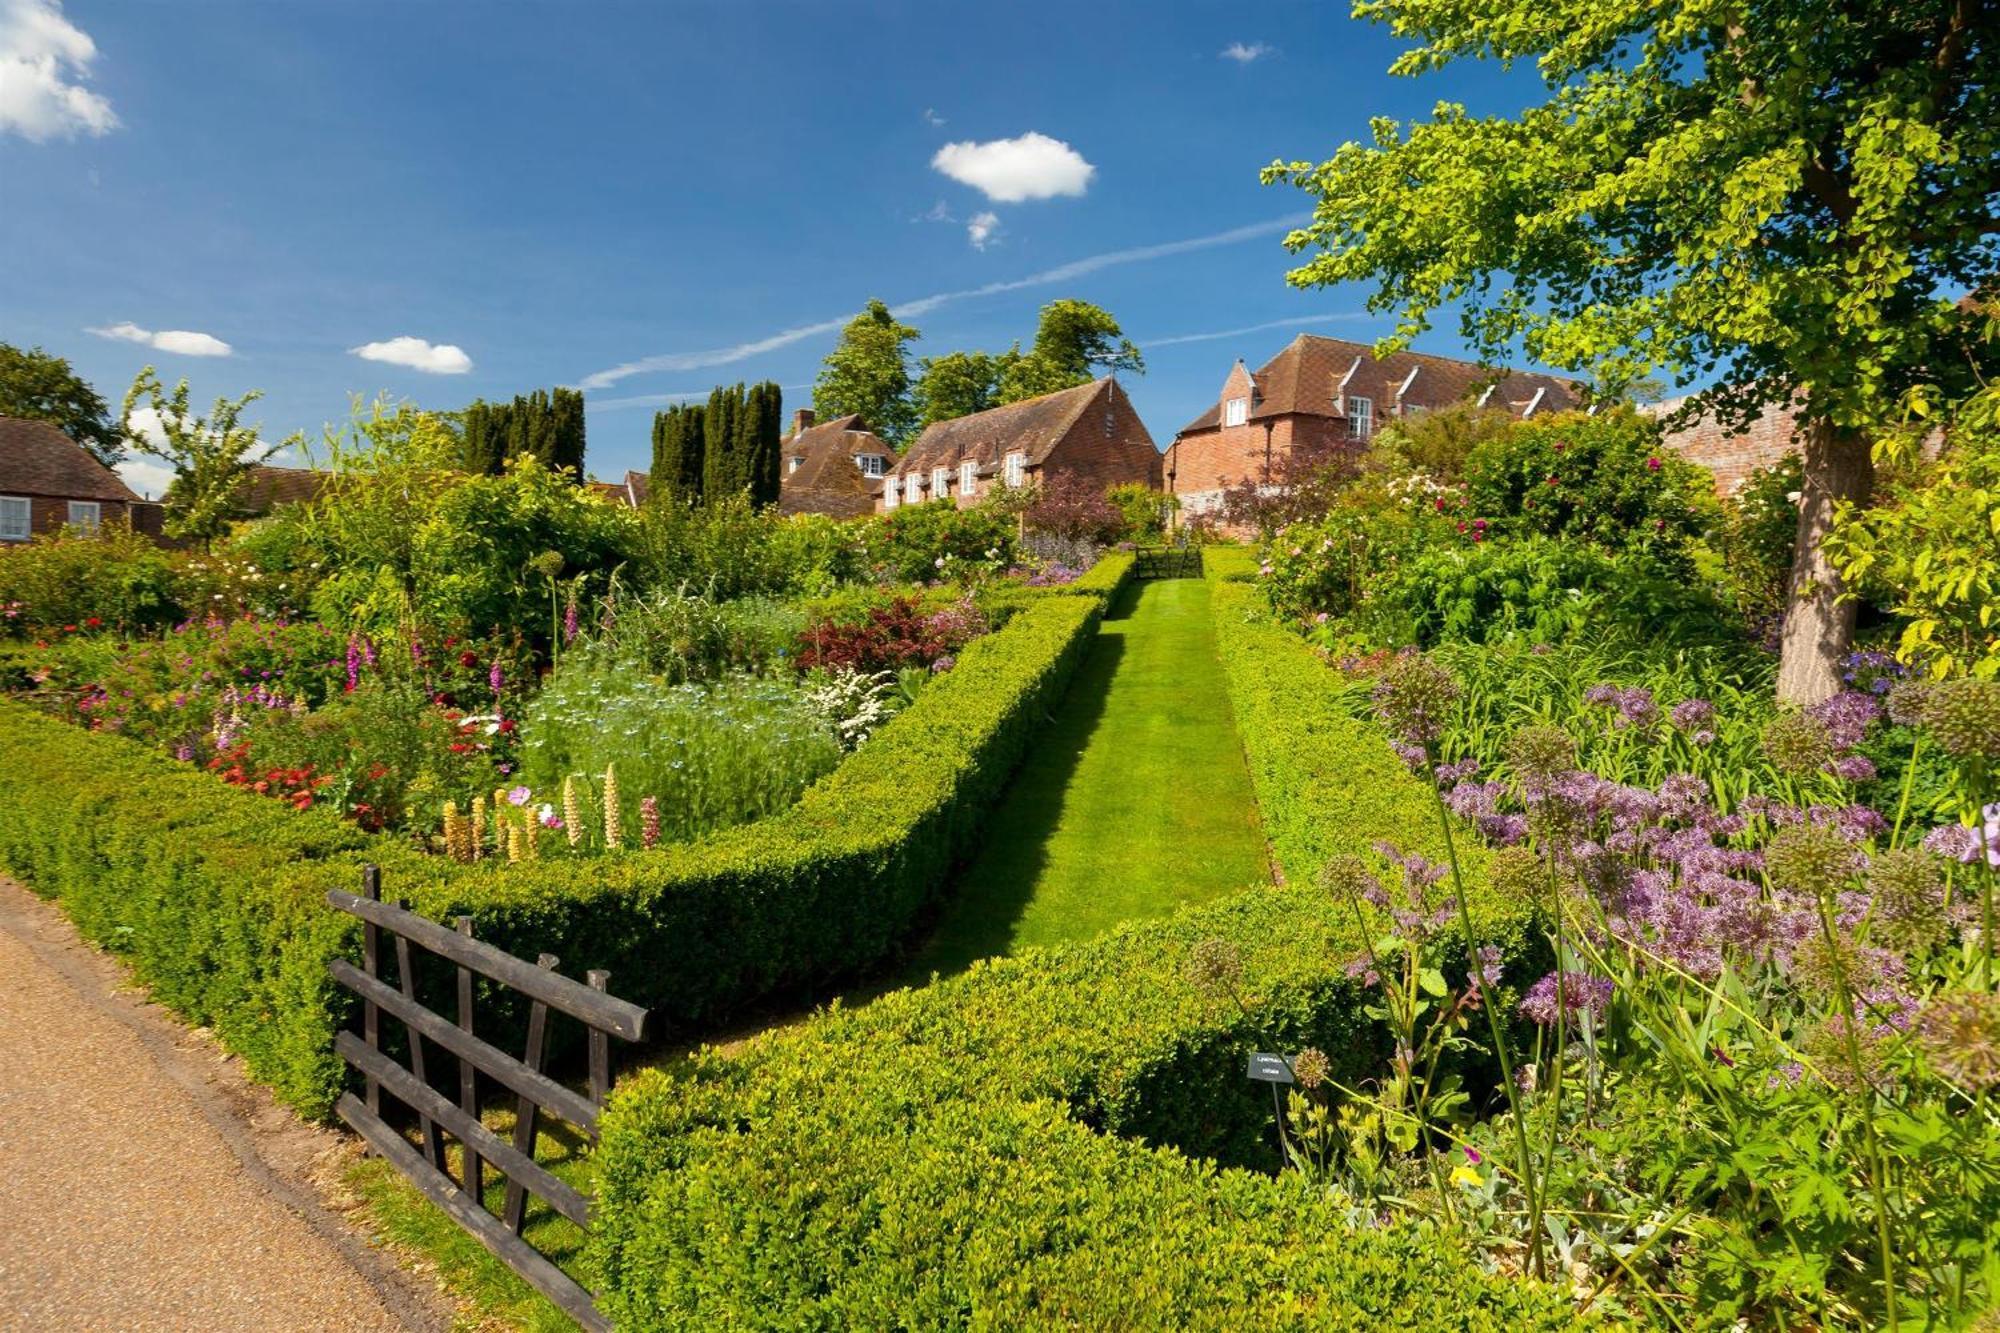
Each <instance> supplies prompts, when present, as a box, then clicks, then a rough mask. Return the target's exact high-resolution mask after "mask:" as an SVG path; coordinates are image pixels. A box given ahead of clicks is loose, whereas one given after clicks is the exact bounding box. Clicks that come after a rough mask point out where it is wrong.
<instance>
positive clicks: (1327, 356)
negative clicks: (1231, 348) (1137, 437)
mask: <svg viewBox="0 0 2000 1333" xmlns="http://www.w3.org/2000/svg"><path fill="white" fill-rule="evenodd" d="M1412 371H1414V372H1415V373H1416V378H1415V379H1414V380H1413V379H1411V378H1410V375H1411V372H1412ZM1496 374H1497V375H1498V376H1499V379H1498V381H1497V383H1496V382H1495V375H1496ZM1251 378H1252V379H1253V380H1254V381H1255V383H1256V386H1257V389H1256V396H1255V401H1253V402H1252V403H1251V404H1250V413H1249V419H1250V420H1252V421H1257V420H1260V419H1263V418H1268V417H1279V416H1287V415H1292V414H1295V413H1296V414H1304V415H1307V416H1321V417H1340V416H1342V415H1344V414H1343V413H1342V411H1341V410H1340V405H1339V403H1338V402H1337V401H1336V395H1345V396H1349V397H1359V398H1368V399H1372V400H1373V402H1374V404H1375V419H1376V420H1377V421H1378V422H1380V421H1385V420H1387V419H1388V418H1389V417H1390V416H1392V415H1393V414H1394V409H1395V405H1396V402H1397V395H1398V391H1399V390H1400V389H1402V387H1403V385H1404V384H1405V383H1407V384H1408V385H1409V398H1408V401H1410V402H1412V403H1419V404H1423V405H1426V406H1431V405H1438V404H1444V403H1455V402H1458V401H1460V400H1461V399H1465V398H1477V397H1478V396H1479V395H1480V394H1481V393H1483V392H1484V391H1485V388H1486V386H1487V385H1488V384H1492V385H1493V386H1494V391H1493V393H1492V394H1491V395H1490V396H1489V398H1488V406H1491V407H1503V406H1504V407H1506V408H1507V409H1508V410H1510V411H1512V412H1514V413H1516V414H1517V415H1518V414H1520V413H1522V412H1525V411H1526V410H1527V409H1528V404H1529V403H1530V402H1534V404H1535V410H1536V411H1537V412H1555V411H1562V410H1564V409H1566V408H1570V407H1574V406H1575V405H1576V401H1577V399H1576V386H1575V384H1574V383H1573V382H1572V381H1570V380H1566V379H1562V378H1560V377H1558V376H1555V375H1541V374H1534V373H1528V372H1520V371H1505V370H1503V371H1498V372H1496V371H1494V370H1493V369H1492V368H1490V367H1486V366H1481V365H1477V364H1475V363H1474V362H1471V361H1461V360H1458V359H1457V358H1455V357H1449V356H1432V355H1431V354H1429V353H1428V352H1395V353H1392V354H1391V355H1389V356H1387V357H1384V358H1381V359H1379V360H1378V359H1377V358H1376V356H1375V353H1374V351H1373V349H1372V348H1370V347H1369V346H1368V344H1366V343H1356V342H1348V341H1346V340H1345V339H1341V338H1320V337H1316V336H1314V335H1312V334H1309V333H1301V334H1300V335H1299V336H1298V337H1296V338H1294V339H1292V341H1291V342H1289V343H1287V344H1286V345H1285V349H1284V350H1283V351H1282V352H1279V353H1278V354H1277V355H1276V356H1274V357H1272V358H1271V359H1270V360H1269V361H1267V362H1265V363H1264V366H1263V368H1262V369H1260V370H1258V371H1257V372H1256V374H1255V375H1253V376H1252V377H1251ZM1343 380H1345V381H1346V383H1345V385H1344V386H1343V384H1342V381H1343ZM1537 389H1541V390H1544V392H1543V394H1542V396H1541V398H1540V400H1539V401H1536V400H1535V391H1536V390H1537ZM1221 420H1222V405H1221V404H1220V403H1216V404H1215V405H1214V406H1211V407H1210V408H1209V409H1208V410H1207V411H1206V412H1203V413H1202V414H1201V415H1200V416H1198V417H1196V418H1195V419H1194V420H1193V421H1190V422H1189V423H1188V424H1187V425H1185V426H1183V427H1181V429H1180V433H1181V434H1182V435H1188V434H1191V433H1193V432H1195V431H1203V430H1213V429H1215V427H1216V426H1217V425H1218V424H1219V423H1220V422H1221Z"/></svg>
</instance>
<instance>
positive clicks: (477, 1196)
mask: <svg viewBox="0 0 2000 1333" xmlns="http://www.w3.org/2000/svg"><path fill="white" fill-rule="evenodd" d="M458 933H459V934H461V935H463V936H465V938H467V939H471V938H472V918H471V917H469V916H462V917H460V918H458ZM458 1029H459V1031H461V1032H463V1033H464V1034H465V1035H466V1036H468V1037H470V1036H473V1035H474V1033H473V1031H472V969H471V968H469V967H467V966H466V965H465V964H464V963H460V964H459V965H458ZM458 1109H459V1110H461V1111H463V1112H465V1113H466V1114H467V1115H469V1116H471V1117H472V1118H473V1119H474V1120H477V1119H479V1067H478V1066H477V1065H475V1064H473V1063H472V1061H470V1060H468V1059H466V1058H465V1057H464V1056H462V1055H461V1056H460V1057H459V1058H458ZM459 1146H460V1148H462V1149H463V1150H464V1153H465V1170H464V1172H463V1173H462V1174H463V1176H464V1182H463V1183H464V1185H465V1192H466V1193H467V1194H469V1195H471V1196H472V1201H473V1202H474V1203H476V1204H478V1205H479V1206H480V1207H482V1208H484V1207H485V1206H486V1202H485V1200H486V1164H485V1163H484V1162H483V1161H481V1160H480V1157H479V1153H478V1152H477V1151H476V1150H475V1149H474V1148H473V1146H472V1145H471V1144H469V1143H464V1144H460V1145H459Z"/></svg>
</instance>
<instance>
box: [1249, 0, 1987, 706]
mask: <svg viewBox="0 0 2000 1333" xmlns="http://www.w3.org/2000/svg"><path fill="white" fill-rule="evenodd" d="M1355 13H1356V14H1357V16H1359V17H1363V18H1369V19H1373V20H1376V21H1378V22H1382V23H1386V24H1387V25H1389V27H1390V28H1391V29H1392V30H1393V31H1394V32H1395V33H1396V35H1397V36H1399V37H1402V38H1406V39H1409V40H1410V41H1412V42H1413V43H1414V45H1413V46H1412V47H1411V48H1410V49H1408V50H1406V51H1405V52H1404V53H1403V54H1402V55H1401V56H1400V57H1399V58H1398V59H1397V61H1396V62H1395V64H1394V65H1393V66H1392V70H1393V72H1395V73H1398V74H1404V75H1414V74H1421V73H1425V72H1428V71H1432V70H1436V69H1439V68H1441V67H1443V66H1446V65H1448V64H1451V63H1452V62H1454V61H1458V60H1463V59H1466V58H1468V57H1469V58H1474V59H1495V60H1498V61H1500V62H1502V63H1503V64H1505V65H1509V66H1515V65H1525V64H1528V63H1530V62H1532V64H1533V67H1534V69H1535V70H1536V72H1537V73H1538V74H1539V76H1540V78H1541V81H1542V83H1543V85H1544V88H1545V91H1546V100H1545V101H1543V102H1542V103H1540V104H1539V105H1535V106H1531V107H1529V108H1528V109H1527V110H1525V111H1523V112H1521V113H1520V114H1519V115H1516V116H1511V117H1509V116H1477V115H1473V114H1471V113H1469V112H1468V111H1467V110H1466V108H1465V107H1463V106H1460V105H1455V104H1451V103H1442V104H1440V105H1439V106H1438V107H1437V108H1436V109H1435V110H1434V112H1433V113H1432V115H1431V118H1430V119H1429V120H1427V121H1423V122H1419V123H1415V124H1411V125H1403V124H1399V123H1397V122H1395V121H1393V120H1388V119H1377V120H1375V121H1374V122H1373V123H1372V126H1371V137H1372V142H1370V143H1366V144H1360V143H1349V144H1346V145H1344V146H1343V147H1341V148H1340V149H1339V150H1338V151H1337V152H1335V153H1334V155H1333V156H1332V157H1331V158H1330V159H1328V160H1327V161H1325V162H1322V163H1319V164H1317V165H1315V164H1313V163H1310V162H1303V161H1296V162H1277V163H1273V164H1272V165H1271V166H1269V167H1267V168H1266V169H1265V172H1264V177H1265V180H1266V181H1267V182H1285V183H1290V184H1292V185H1295V186H1298V187H1300V188H1302V189H1304V190H1305V191H1307V192H1308V193H1309V194H1311V195H1312V196H1314V198H1315V200H1316V203H1315V210H1314V216H1313V218H1312V220H1311V222H1310V223H1309V224H1308V225H1306V226H1305V227H1304V228H1302V229H1300V230H1299V231H1296V232H1294V233H1293V234H1292V235H1291V236H1290V237H1288V238H1287V244H1288V245H1289V246H1290V247H1291V248H1292V249H1293V250H1294V251H1312V252H1314V253H1312V254H1311V255H1310V257H1309V258H1308V259H1307V260H1306V261H1305V262H1304V263H1303V264H1302V265H1301V266H1300V267H1299V268H1297V269H1296V270H1294V271H1293V273H1292V274H1291V275H1290V277H1291V281H1292V282H1293V283H1294V284H1295V285H1299V286H1320V285H1326V284H1332V283H1338V282H1349V281H1357V280H1363V281H1371V282H1373V283H1374V284H1375V290H1374V292H1373V293H1372V295H1371V296H1370V298H1369V306H1370V308H1371V309H1373V310H1378V311H1392V312H1394V313H1395V315H1396V317H1397V328H1396V333H1395V334H1394V335H1393V336H1392V337H1391V338H1390V339H1388V340H1386V342H1387V343H1388V344H1389V345H1392V346H1398V345H1403V344H1406V343H1407V342H1408V341H1409V340H1410V339H1412V338H1413V337H1415V336H1416V335H1418V334H1420V333H1422V332H1423V331H1424V330H1426V329H1427V328H1429V327H1430V323H1431V319H1432V317H1433V316H1434V315H1435V314H1436V313H1438V312H1439V311H1441V310H1445V309H1450V308H1453V307H1456V308H1457V310H1458V312H1459V323H1460V328H1461V332H1462V333H1463V335H1464V337H1465V339H1466V341H1467V342H1468V343H1469V344H1470V345H1471V346H1472V347H1473V348H1474V349H1476V350H1477V352H1478V353H1479V354H1480V355H1481V356H1482V357H1483V358H1486V359H1489V360H1492V361H1495V362H1498V361H1501V360H1504V359H1505V358H1507V357H1508V356H1510V355H1512V354H1515V353H1517V352H1523V351H1524V352H1525V353H1526V355H1527V356H1528V357H1530V358H1531V359H1533V360H1534V361H1537V362H1541V363H1544V364H1548V365H1553V366H1558V367H1563V368H1566V369H1572V370H1587V371H1591V372H1593V373H1595V374H1598V375H1599V376H1600V377H1602V378H1607V379H1610V380H1613V381H1623V380H1629V379H1630V378H1631V377H1633V376H1635V375H1641V374H1644V373H1645V372H1646V371H1648V370H1650V369H1652V368H1659V369H1661V370H1664V371H1665V372H1666V373H1668V374H1670V375H1672V376H1674V377H1675V378H1676V379H1677V380H1680V381H1682V382H1692V381H1697V380H1703V379H1713V381H1714V386H1713V388H1711V389H1710V390H1708V391H1707V392H1705V393H1704V394H1702V395H1701V396H1700V398H1699V399H1698V401H1697V406H1698V407H1701V408H1706V409H1709V410H1714V411H1716V412H1717V413H1718V414H1719V415H1721V416H1722V417H1723V418H1724V419H1725V420H1727V421H1732V422H1742V421H1744V420H1746V419H1748V418H1749V417H1751V416H1753V415H1754V414H1755V413H1756V412H1757V411H1758V410H1759V409H1760V408H1762V407H1763V406H1764V405H1767V404H1773V403H1784V402H1790V401H1794V400H1796V401H1797V402H1798V404H1799V405H1800V407H1801V410H1802V417H1803V420H1805V421H1806V422H1807V423H1809V434H1808V441H1807V445H1806V449H1805V454H1806V482H1805V492H1804V499H1803V501H1802V504H1801V512H1800V537H1801V540H1800V542H1799V557H1798V559H1799V564H1798V566H1797V567H1796V568H1795V569H1794V573H1793V579H1792V605H1791V607H1790V609H1789V612H1788V616H1787V626H1786V632H1785V663H1784V666H1783V668H1782V670H1781V676H1780V689H1781V692H1783V693H1786V694H1787V695H1788V696H1789V697H1792V698H1795V699H1800V700H1810V699H1812V698H1815V697H1823V696H1824V695H1825V694H1827V693H1830V692H1831V691H1832V690H1833V689H1836V688H1838V683H1839V682H1838V675H1837V672H1836V670H1835V663H1836V661H1837V659H1838V656H1839V654H1840V653H1841V652H1843V651H1845V649H1846V647H1847V646H1848V641H1849V639H1851V627H1852V609H1851V606H1845V610H1843V606H1844V605H1845V604H1843V603H1842V602H1841V601H1840V600H1839V592H1840V583H1839V577H1838V573H1837V571H1835V570H1834V569H1833V568H1832V567H1831V565H1830V564H1829V563H1828V562H1827V561H1826V559H1825V556H1824V554H1823V552H1822V550H1821V543H1820V538H1821V537H1823V536H1824V534H1825V532H1826V531H1827V529H1828V527H1829V525H1830V523H1831V519H1832V514H1833V512H1834V509H1835V507H1836V506H1837V505H1838V504H1839V503H1840V502H1841V501H1843V500H1845V501H1850V502H1851V501H1855V500H1865V499H1866V497H1867V495H1868V491H1869V485H1870V470H1871V469H1870V466H1869V458H1868V439H1869V436H1870V435H1871V434H1872V433H1874V432H1875V431H1877V430H1879V429H1880V428H1881V427H1882V426H1883V424H1884V423H1885V422H1887V421H1889V420H1891V419H1892V418H1893V417H1894V416H1895V415H1896V414H1897V413H1898V412H1899V410H1900V409H1901V407H1902V406H1903V404H1905V403H1906V402H1907V401H1909V400H1910V399H1911V398H1913V397H1916V398H1922V397H1925V396H1932V397H1942V398H1944V399H1946V400H1950V399H1955V398H1957V397H1959V396H1962V395H1964V394H1965V393H1968V392H1970V390H1971V387H1972V385H1973V384H1975V383H1976V382H1977V380H1978V379H1979V378H1980V377H1981V375H1983V374H1989V373H1990V372H1991V370H1992V366H1993V362H1994V360H1995V356H1994V353H1995V348H1994V347H1993V345H1991V344H1988V343H1984V342H1983V341H1982V340H1981V339H1980V338H1979V337H1978V336H1977V333H1976V331H1975V328H1974V324H1975V321H1974V319H1973V317H1972V316H1971V315H1970V313H1969V312H1968V311H1966V310H1965V309H1964V308H1962V307H1961V306H1960V304H1959V303H1958V301H1957V299H1956V298H1958V297H1959V296H1961V295H1962V294H1964V293H1965V292H1968V291H1971V292H1983V291H1989V290H1991V289H1992V288H1993V286H1994V283H1995V278H1996V271H2000V248H1996V237H2000V218H1996V216H1995V211H1994V207H1993V203H1992V201H1993V199H1994V197H1995V193H1996V191H2000V105H1997V104H1996V89H1995V87H1994V73H1995V70H1996V68H2000V62H1996V60H1995V54H1996V51H1995V43H1996V40H2000V15H1996V12H1995V11H1994V10H1993V9H1992V8H1991V7H1990V6H1984V5H1969V4H1964V3H1957V2H1956V0H1912V2H1909V3H1899V4H1895V5H1885V4H1875V5H1851V4H1834V3H1825V2H1818V0H1751V3H1748V4H1745V3H1742V2H1741V0H1733V2H1732V3H1727V4H1724V3H1719V0H1666V2H1665V3H1650V2H1649V0H1495V2H1494V3H1490V4H1482V5H1465V4H1462V3H1459V0H1360V3H1358V4H1357V5H1356V7H1355Z"/></svg>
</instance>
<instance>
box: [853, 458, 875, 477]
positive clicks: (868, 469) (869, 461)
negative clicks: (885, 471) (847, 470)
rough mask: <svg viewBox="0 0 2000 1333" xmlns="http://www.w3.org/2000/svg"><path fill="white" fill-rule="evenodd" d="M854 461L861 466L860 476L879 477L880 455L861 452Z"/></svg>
mask: <svg viewBox="0 0 2000 1333" xmlns="http://www.w3.org/2000/svg"><path fill="white" fill-rule="evenodd" d="M854 461H855V463H856V464H857V465H858V466H859V467H860V468H861V475H862V476H864V477H879V476H881V475H882V455H880V454H862V455H860V456H859V457H857V458H856V459H855V460H854Z"/></svg>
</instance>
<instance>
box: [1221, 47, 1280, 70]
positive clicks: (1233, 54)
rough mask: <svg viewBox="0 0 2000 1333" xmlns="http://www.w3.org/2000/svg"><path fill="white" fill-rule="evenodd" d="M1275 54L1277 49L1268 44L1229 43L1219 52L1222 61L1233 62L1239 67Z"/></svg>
mask: <svg viewBox="0 0 2000 1333" xmlns="http://www.w3.org/2000/svg"><path fill="white" fill-rule="evenodd" d="M1276 54H1278V48H1277V47H1275V46H1273V45H1271V44H1270V43H1269V42H1231V43H1230V44H1229V45H1227V46H1225V47H1223V48H1222V51H1221V56H1222V58H1223V59H1224V60H1234V61H1235V62H1236V63H1237V64H1239V65H1247V64H1249V63H1250V62H1252V61H1254V60H1262V59H1263V58H1264V57H1265V56H1274V55H1276Z"/></svg>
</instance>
